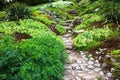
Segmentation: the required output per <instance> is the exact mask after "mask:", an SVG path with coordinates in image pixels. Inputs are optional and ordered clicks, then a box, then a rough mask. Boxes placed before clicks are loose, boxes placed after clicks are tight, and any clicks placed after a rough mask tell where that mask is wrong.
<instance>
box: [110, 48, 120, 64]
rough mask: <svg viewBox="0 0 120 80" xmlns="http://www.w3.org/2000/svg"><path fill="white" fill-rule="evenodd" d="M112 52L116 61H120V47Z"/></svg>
mask: <svg viewBox="0 0 120 80" xmlns="http://www.w3.org/2000/svg"><path fill="white" fill-rule="evenodd" d="M111 53H112V57H113V58H114V59H115V60H116V61H118V62H120V49H118V50H113V51H112V52H111Z"/></svg>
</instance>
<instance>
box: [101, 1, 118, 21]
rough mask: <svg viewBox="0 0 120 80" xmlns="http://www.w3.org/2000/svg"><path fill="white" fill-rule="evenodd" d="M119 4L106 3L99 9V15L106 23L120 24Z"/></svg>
mask: <svg viewBox="0 0 120 80" xmlns="http://www.w3.org/2000/svg"><path fill="white" fill-rule="evenodd" d="M119 4H120V2H114V1H107V2H106V3H104V4H103V6H101V8H100V11H99V12H100V14H102V15H103V16H104V17H105V18H106V19H107V20H108V21H110V22H115V23H120V19H119V17H120V11H119V9H120V5H119Z"/></svg>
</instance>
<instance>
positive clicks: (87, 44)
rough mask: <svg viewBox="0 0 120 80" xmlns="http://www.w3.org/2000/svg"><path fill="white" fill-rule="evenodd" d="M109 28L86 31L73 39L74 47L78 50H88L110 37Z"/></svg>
mask: <svg viewBox="0 0 120 80" xmlns="http://www.w3.org/2000/svg"><path fill="white" fill-rule="evenodd" d="M111 33H112V31H111V30H110V29H109V28H103V29H93V30H87V31H85V32H84V33H82V34H79V35H78V36H77V37H75V38H74V39H73V43H74V46H75V47H76V48H77V49H80V50H90V49H93V48H95V47H97V46H99V45H100V41H105V40H107V39H109V38H110V37H111Z"/></svg>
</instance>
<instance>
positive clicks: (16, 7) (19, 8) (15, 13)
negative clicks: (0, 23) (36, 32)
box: [6, 3, 31, 21]
mask: <svg viewBox="0 0 120 80" xmlns="http://www.w3.org/2000/svg"><path fill="white" fill-rule="evenodd" d="M6 13H7V14H8V19H9V20H12V21H18V20H19V19H25V18H29V17H30V15H31V13H30V10H29V9H28V8H27V7H26V6H25V4H20V3H13V4H12V5H11V6H10V7H8V8H7V9H6Z"/></svg>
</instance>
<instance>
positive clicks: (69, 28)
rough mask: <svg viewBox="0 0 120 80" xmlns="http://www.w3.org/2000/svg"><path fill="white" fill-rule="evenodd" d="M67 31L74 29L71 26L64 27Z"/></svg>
mask: <svg viewBox="0 0 120 80" xmlns="http://www.w3.org/2000/svg"><path fill="white" fill-rule="evenodd" d="M64 28H65V29H66V30H72V27H70V26H65V27H64Z"/></svg>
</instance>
